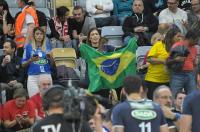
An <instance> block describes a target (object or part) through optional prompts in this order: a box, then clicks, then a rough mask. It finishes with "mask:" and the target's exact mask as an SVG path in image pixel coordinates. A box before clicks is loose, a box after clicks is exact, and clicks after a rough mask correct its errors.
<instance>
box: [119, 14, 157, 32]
mask: <svg viewBox="0 0 200 132" xmlns="http://www.w3.org/2000/svg"><path fill="white" fill-rule="evenodd" d="M137 26H145V27H148V28H149V31H148V32H151V33H154V32H156V31H157V29H158V19H157V18H156V17H155V16H154V15H153V14H151V13H149V14H145V13H143V15H142V14H136V13H133V14H132V16H130V17H127V18H126V19H125V21H124V24H123V26H122V29H123V31H124V33H125V35H126V36H128V35H129V34H130V33H134V30H133V29H134V28H135V27H137Z"/></svg>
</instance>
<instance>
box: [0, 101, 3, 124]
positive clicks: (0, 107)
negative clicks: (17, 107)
mask: <svg viewBox="0 0 200 132" xmlns="http://www.w3.org/2000/svg"><path fill="white" fill-rule="evenodd" d="M2 116H3V106H2V105H1V104H0V120H2V119H3V117H2Z"/></svg>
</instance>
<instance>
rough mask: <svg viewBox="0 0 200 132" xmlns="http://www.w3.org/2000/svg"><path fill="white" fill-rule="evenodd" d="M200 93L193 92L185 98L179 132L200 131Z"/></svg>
mask: <svg viewBox="0 0 200 132" xmlns="http://www.w3.org/2000/svg"><path fill="white" fill-rule="evenodd" d="M199 101H200V91H199V90H198V91H194V92H193V93H191V94H189V95H188V96H186V97H185V99H184V103H183V115H182V117H181V123H180V132H199V131H200V102H199Z"/></svg>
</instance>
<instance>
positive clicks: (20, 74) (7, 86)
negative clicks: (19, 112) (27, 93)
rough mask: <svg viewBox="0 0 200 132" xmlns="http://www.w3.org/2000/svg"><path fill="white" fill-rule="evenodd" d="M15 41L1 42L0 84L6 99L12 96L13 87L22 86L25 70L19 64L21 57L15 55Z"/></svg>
mask: <svg viewBox="0 0 200 132" xmlns="http://www.w3.org/2000/svg"><path fill="white" fill-rule="evenodd" d="M15 51H16V43H15V42H14V41H13V40H6V41H5V42H4V44H3V54H4V55H3V56H1V57H0V64H1V66H0V80H1V81H0V82H1V83H0V85H1V90H6V100H10V99H12V97H13V92H14V90H15V89H18V88H23V82H24V77H25V70H24V68H22V66H21V58H20V57H17V56H16V55H15Z"/></svg>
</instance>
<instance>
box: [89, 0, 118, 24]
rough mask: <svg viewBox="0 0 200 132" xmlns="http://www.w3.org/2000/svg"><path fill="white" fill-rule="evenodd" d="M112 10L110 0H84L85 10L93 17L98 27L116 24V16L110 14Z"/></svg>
mask: <svg viewBox="0 0 200 132" xmlns="http://www.w3.org/2000/svg"><path fill="white" fill-rule="evenodd" d="M112 10H113V2H112V0H86V11H87V12H88V13H89V15H90V16H91V17H93V18H94V19H95V21H96V26H97V27H98V28H99V27H103V26H116V25H117V18H116V17H115V16H110V12H111V11H112Z"/></svg>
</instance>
